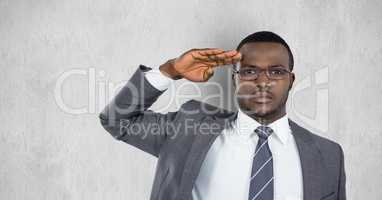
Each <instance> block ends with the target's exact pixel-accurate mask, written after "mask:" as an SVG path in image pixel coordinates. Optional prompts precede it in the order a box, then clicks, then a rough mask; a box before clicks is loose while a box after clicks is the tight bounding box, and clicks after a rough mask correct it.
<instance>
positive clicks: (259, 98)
mask: <svg viewBox="0 0 382 200" xmlns="http://www.w3.org/2000/svg"><path fill="white" fill-rule="evenodd" d="M272 99H273V96H272V95H271V94H270V93H269V92H256V93H255V94H254V95H253V97H252V100H253V101H254V102H255V103H260V104H266V103H270V102H272Z"/></svg>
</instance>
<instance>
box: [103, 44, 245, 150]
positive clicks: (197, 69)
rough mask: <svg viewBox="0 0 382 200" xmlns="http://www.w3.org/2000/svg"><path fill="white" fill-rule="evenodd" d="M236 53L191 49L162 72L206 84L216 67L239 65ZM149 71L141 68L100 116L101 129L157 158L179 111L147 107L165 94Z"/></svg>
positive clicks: (239, 56)
mask: <svg viewBox="0 0 382 200" xmlns="http://www.w3.org/2000/svg"><path fill="white" fill-rule="evenodd" d="M240 58H241V55H240V53H238V52H237V51H234V50H233V51H224V50H222V49H211V48H208V49H192V50H189V51H187V52H185V53H184V54H182V55H181V56H180V57H178V58H175V59H171V60H169V61H168V62H166V63H164V64H163V65H161V66H160V72H161V73H162V74H163V75H165V76H167V77H168V78H170V79H173V80H176V79H180V78H185V79H188V80H190V81H194V82H205V81H207V80H208V79H209V78H210V77H211V76H212V75H213V68H214V67H217V66H219V65H225V64H230V63H234V62H237V61H238V60H239V59H240ZM149 70H150V68H148V67H146V66H144V65H140V66H139V68H138V69H137V70H136V71H135V73H134V74H133V76H132V77H131V78H130V80H129V81H128V83H127V84H126V85H125V86H124V87H123V88H122V89H121V91H120V92H119V93H118V94H117V95H116V96H115V97H114V98H113V100H112V101H111V102H110V103H109V104H108V105H107V106H106V107H105V108H104V110H103V111H102V112H101V113H100V114H99V118H100V120H101V124H102V126H103V127H104V128H105V130H107V131H108V132H109V133H110V134H111V135H112V136H113V137H114V138H116V139H118V140H121V141H123V142H126V143H128V144H130V145H133V146H135V147H137V148H139V149H141V150H143V151H145V152H147V153H150V154H152V155H154V156H156V157H158V155H159V152H160V149H161V147H162V145H163V144H164V143H165V141H166V139H167V138H168V136H169V134H171V133H169V132H167V129H166V126H167V125H168V124H171V123H174V121H175V120H176V116H177V115H178V112H169V113H167V114H161V113H156V112H153V111H150V110H148V108H149V107H150V106H151V105H152V104H153V103H154V102H155V101H156V100H157V99H158V97H159V96H160V95H161V94H162V93H163V92H164V91H165V89H164V90H161V89H160V88H156V87H155V86H154V85H155V84H154V83H155V81H153V80H149V79H148V77H146V76H145V72H148V71H149Z"/></svg>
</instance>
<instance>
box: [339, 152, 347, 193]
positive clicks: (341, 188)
mask: <svg viewBox="0 0 382 200" xmlns="http://www.w3.org/2000/svg"><path fill="white" fill-rule="evenodd" d="M339 148H340V160H341V161H340V178H339V184H338V200H346V175H345V163H344V152H343V150H342V148H341V146H340V147H339Z"/></svg>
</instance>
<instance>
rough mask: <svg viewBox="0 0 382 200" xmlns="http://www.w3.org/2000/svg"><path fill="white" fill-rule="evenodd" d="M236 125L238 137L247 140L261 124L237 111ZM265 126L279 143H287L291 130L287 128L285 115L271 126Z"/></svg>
mask: <svg viewBox="0 0 382 200" xmlns="http://www.w3.org/2000/svg"><path fill="white" fill-rule="evenodd" d="M236 125H237V128H238V130H239V135H240V137H243V138H245V139H249V138H250V137H251V136H252V135H253V133H254V130H255V129H256V128H257V127H259V126H261V124H260V123H259V122H258V121H256V120H254V119H253V118H251V117H249V116H248V115H247V114H245V113H244V112H243V111H241V110H240V109H239V111H238V115H237V124H236ZM267 126H268V127H270V128H272V130H273V132H274V133H273V134H274V135H275V136H276V137H277V138H278V139H279V141H280V142H281V143H282V144H286V143H287V142H288V139H289V138H290V136H291V129H290V127H289V122H288V115H287V114H285V115H284V116H283V117H281V118H280V119H277V120H276V121H274V122H272V123H271V124H268V125H267ZM273 134H272V135H273Z"/></svg>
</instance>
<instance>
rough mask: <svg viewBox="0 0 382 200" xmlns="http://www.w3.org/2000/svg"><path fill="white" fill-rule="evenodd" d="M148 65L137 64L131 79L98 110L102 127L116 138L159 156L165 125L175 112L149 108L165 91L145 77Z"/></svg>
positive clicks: (166, 134)
mask: <svg viewBox="0 0 382 200" xmlns="http://www.w3.org/2000/svg"><path fill="white" fill-rule="evenodd" d="M148 70H150V68H148V67H146V66H144V65H140V66H139V68H138V69H137V70H136V71H135V73H134V74H133V76H132V77H131V78H130V80H129V81H128V82H127V83H126V85H124V86H123V88H122V89H121V90H120V91H119V93H118V94H117V95H116V96H115V97H114V98H113V99H112V101H111V102H110V103H109V104H108V105H107V106H106V107H105V108H104V109H103V111H102V112H101V113H100V114H99V119H100V121H101V124H102V126H103V128H104V129H105V130H106V131H107V132H109V133H110V134H111V135H112V136H113V137H114V138H115V139H117V140H120V141H123V142H126V143H128V144H130V145H133V146H135V147H137V148H139V149H141V150H143V151H145V152H147V153H150V154H151V155H153V156H156V157H158V155H159V152H160V149H161V147H162V145H163V144H164V142H165V141H166V139H167V137H168V133H167V129H166V126H167V124H169V123H171V122H172V121H173V120H174V119H175V117H176V114H177V112H169V113H167V114H161V113H156V112H153V111H150V110H148V108H149V107H150V106H151V105H152V104H153V103H154V102H155V101H156V100H157V99H158V97H159V96H160V95H161V94H162V93H163V92H164V91H165V90H163V91H162V90H159V89H157V88H156V87H154V86H153V85H151V84H150V82H149V81H148V80H147V79H146V78H145V73H144V72H146V71H148Z"/></svg>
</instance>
